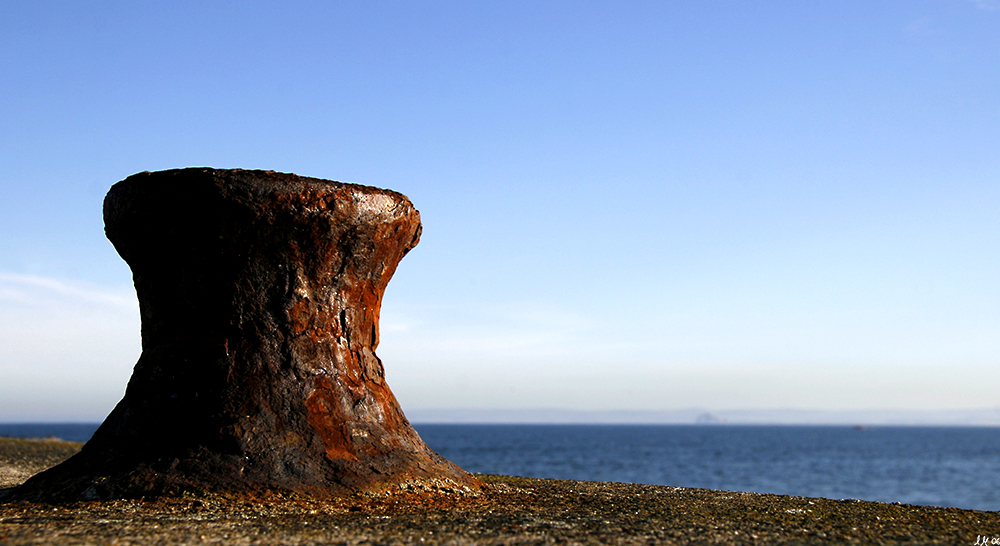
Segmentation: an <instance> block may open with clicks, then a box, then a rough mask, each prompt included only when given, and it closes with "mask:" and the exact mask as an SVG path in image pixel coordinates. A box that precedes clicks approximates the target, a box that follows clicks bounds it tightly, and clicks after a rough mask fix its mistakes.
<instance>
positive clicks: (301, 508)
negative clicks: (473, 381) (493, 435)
mask: <svg viewBox="0 0 1000 546" xmlns="http://www.w3.org/2000/svg"><path fill="white" fill-rule="evenodd" d="M80 445H81V444H75V443H71V442H61V441H56V440H19V439H9V438H0V488H8V487H11V486H15V485H17V484H18V483H20V482H22V481H24V480H25V479H27V477H28V476H30V475H32V474H33V473H36V472H38V471H40V470H42V469H44V468H46V467H48V466H51V465H53V464H56V463H58V462H59V461H60V460H62V459H64V458H66V457H68V456H70V455H72V454H73V453H75V452H76V451H77V450H78V449H79V448H80ZM477 477H478V478H479V479H480V480H481V481H482V482H483V484H484V486H483V488H482V490H481V491H479V492H477V493H475V494H464V493H461V492H455V491H447V490H434V489H433V488H426V487H425V488H422V489H420V488H400V489H398V490H397V491H393V492H388V493H385V494H380V495H350V496H345V497H341V498H334V499H328V500H317V499H314V498H308V497H302V496H297V495H294V494H290V495H280V494H269V495H268V496H263V497H248V496H247V495H232V496H225V495H207V496H197V497H196V496H188V497H178V498H144V499H131V500H112V501H100V502H98V501H93V502H72V503H62V504H45V503H29V502H7V503H2V504H0V545H3V546H6V545H13V544H205V543H220V544H352V545H353V544H459V545H461V544H969V545H975V544H977V543H978V544H983V543H984V541H988V543H992V539H993V538H997V537H1000V513H998V512H980V511H975V510H961V509H957V508H935V507H925V506H912V505H902V504H886V503H877V502H866V501H858V500H832V499H814V498H806V497H792V496H784V495H768V494H756V493H737V492H729V491H714V490H708V489H688V488H680V487H666V486H652V485H634V484H621V483H599V482H578V481H565V480H542V479H533V478H518V477H510V476H490V475H478V476H477Z"/></svg>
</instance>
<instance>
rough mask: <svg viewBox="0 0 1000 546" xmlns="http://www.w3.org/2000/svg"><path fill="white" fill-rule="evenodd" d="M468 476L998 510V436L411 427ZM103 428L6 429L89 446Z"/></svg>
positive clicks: (878, 430)
mask: <svg viewBox="0 0 1000 546" xmlns="http://www.w3.org/2000/svg"><path fill="white" fill-rule="evenodd" d="M414 427H415V428H416V429H417V431H418V432H419V433H420V435H421V437H422V438H423V439H424V441H426V442H427V444H428V445H429V446H430V447H431V448H432V449H434V450H435V451H437V452H438V453H440V454H441V455H443V456H445V457H446V458H448V459H450V460H451V461H453V462H455V463H456V464H458V465H459V466H461V467H462V468H464V469H465V470H468V471H470V472H481V473H487V474H506V475H513V476H528V477H535V478H556V479H568V480H592V481H611V482H628V483H644V484H656V485H668V486H675V487H697V488H709V489H720V490H729V491H751V492H757V493H777V494H782V495H798V496H805V497H826V498H831V499H862V500H871V501H880V502H900V503H903V504H918V505H928V506H951V507H957V508H969V509H975V510H992V511H996V510H1000V428H995V427H917V426H910V427H888V426H886V427H874V426H873V427H850V426H792V425H780V426H762V425H620V424H615V425H576V424H574V425H534V424H533V425H507V424H488V425H476V424H415V425H414ZM96 428H97V425H96V424H0V436H14V437H21V438H48V437H56V438H61V439H65V440H72V441H80V442H82V441H86V440H87V439H88V438H90V436H91V434H93V432H94V430H96Z"/></svg>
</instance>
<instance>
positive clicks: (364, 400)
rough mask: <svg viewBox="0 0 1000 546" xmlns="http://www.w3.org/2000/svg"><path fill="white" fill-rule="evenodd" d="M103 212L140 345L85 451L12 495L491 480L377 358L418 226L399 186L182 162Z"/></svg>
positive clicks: (117, 189) (470, 484) (464, 486)
mask: <svg viewBox="0 0 1000 546" xmlns="http://www.w3.org/2000/svg"><path fill="white" fill-rule="evenodd" d="M104 221H105V231H106V233H107V236H108V238H109V239H110V240H111V242H112V243H113V244H114V246H115V248H116V249H117V250H118V253H119V254H121V256H122V258H124V260H125V261H126V262H127V263H128V264H129V266H130V267H131V268H132V272H133V278H134V281H135V289H136V293H137V295H138V297H139V306H140V312H141V317H142V356H141V357H140V358H139V361H138V363H137V364H136V366H135V369H134V371H133V373H132V378H131V379H130V380H129V383H128V388H127V390H126V392H125V396H124V398H122V400H121V401H120V402H119V403H118V405H117V406H116V407H115V409H114V410H113V411H112V412H111V414H110V415H109V416H108V417H107V419H106V420H105V421H104V423H103V424H102V425H101V426H100V428H99V429H98V430H97V432H96V433H95V434H94V436H93V438H92V439H91V440H90V441H89V442H88V443H87V444H86V445H85V446H84V447H83V449H82V451H81V452H80V453H79V454H77V455H75V456H74V457H72V458H71V459H69V460H67V461H66V462H64V463H62V464H60V465H58V466H56V467H54V468H52V469H49V470H47V471H45V472H43V473H41V474H39V475H37V476H35V477H33V478H31V479H30V480H28V481H27V482H25V483H24V484H23V485H21V486H20V487H19V488H17V489H15V490H11V491H9V492H8V493H7V494H6V495H5V496H7V497H8V498H21V499H28V500H74V499H112V498H130V497H131V498H134V497H144V496H155V495H180V494H186V493H191V492H194V493H210V492H224V493H241V492H246V493H251V492H260V491H279V492H297V493H299V494H305V495H310V496H316V497H331V496H338V495H343V494H348V493H355V492H380V491H382V492H384V491H393V490H398V489H400V488H403V489H414V488H415V489H428V488H430V489H439V490H451V491H455V490H457V491H472V490H476V489H478V488H479V482H478V481H477V480H476V479H475V478H474V477H472V476H470V475H469V474H467V473H465V472H464V471H463V470H462V469H460V468H459V467H457V466H456V465H454V464H452V463H451V462H449V461H447V460H445V459H444V458H443V457H441V456H439V455H437V454H436V453H434V452H433V451H431V450H430V449H429V448H428V447H427V445H426V444H424V442H423V440H421V439H420V437H419V436H418V435H417V433H416V431H415V430H414V429H413V427H411V426H410V423H409V422H408V421H407V419H406V417H405V416H404V415H403V412H402V411H401V410H400V407H399V404H398V403H397V401H396V398H395V396H393V394H392V391H390V390H389V386H388V385H386V383H385V379H384V374H383V368H382V362H381V360H380V359H379V358H378V356H377V355H376V354H375V348H376V347H377V346H378V342H379V328H378V324H379V309H380V306H381V303H382V294H383V292H384V291H385V287H386V284H387V283H388V282H389V279H390V278H391V277H392V274H393V272H394V271H395V269H396V265H397V264H398V263H399V261H400V260H401V259H402V258H403V256H404V255H405V254H406V253H407V252H408V251H409V250H410V249H412V248H413V247H414V246H415V245H416V244H417V241H418V239H419V237H420V230H421V225H420V214H419V213H418V212H417V211H416V209H414V208H413V205H412V204H411V203H410V201H409V199H407V198H406V197H405V196H403V195H401V194H399V193H396V192H393V191H389V190H381V189H377V188H372V187H367V186H359V185H353V184H343V183H339V182H331V181H327V180H319V179H314V178H305V177H299V176H296V175H293V174H283V173H276V172H273V171H245V170H215V169H207V168H192V169H178V170H170V171H161V172H154V173H149V172H144V173H139V174H136V175H133V176H130V177H129V178H127V179H125V180H123V181H121V182H119V183H117V184H115V185H114V186H113V187H112V188H111V190H110V191H109V192H108V195H107V197H106V198H105V200H104Z"/></svg>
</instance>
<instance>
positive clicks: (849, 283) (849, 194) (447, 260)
mask: <svg viewBox="0 0 1000 546" xmlns="http://www.w3.org/2000/svg"><path fill="white" fill-rule="evenodd" d="M0 63H2V64H0V65H2V66H3V70H2V73H0V166H2V167H3V168H2V175H0V347H2V350H0V420H35V419H41V420H45V419H84V420H88V419H89V420H98V419H101V418H103V416H104V415H105V414H106V413H107V412H108V411H110V409H111V408H112V407H113V405H114V403H115V402H117V400H118V399H119V398H120V396H121V394H122V393H123V391H124V388H125V384H126V382H127V380H128V376H129V374H130V371H131V367H132V365H133V364H134V363H135V360H136V359H137V358H138V354H139V324H138V312H137V304H136V303H135V298H134V293H133V292H132V289H131V286H130V273H129V270H128V268H127V266H126V265H125V264H124V262H122V261H121V260H120V258H118V256H117V255H116V254H115V252H114V249H113V248H112V247H111V245H110V243H108V242H107V241H106V239H105V238H104V235H103V226H102V219H101V202H102V199H103V196H104V193H105V192H106V191H107V189H108V188H109V187H110V186H111V184H113V183H114V182H116V181H118V180H121V179H123V178H125V177H126V176H128V175H130V174H133V173H135V172H139V171H144V170H160V169H167V168H176V167H185V166H212V167H217V168H262V169H272V170H278V171H285V172H294V173H298V174H301V175H306V176H314V177H320V178H328V179H333V180H340V181H345V182H357V183H363V184H368V185H375V186H380V187H388V188H392V189H395V190H397V191H400V192H402V193H404V194H406V195H408V196H409V197H410V198H411V199H412V200H413V202H414V204H415V205H416V206H417V208H418V209H419V210H420V211H421V214H422V218H423V222H424V235H423V239H422V241H421V243H420V245H419V246H418V247H417V249H416V250H414V251H413V252H411V253H410V254H409V255H408V256H407V257H406V259H405V260H404V261H403V262H402V264H401V265H400V267H399V269H398V270H397V273H396V276H395V278H394V279H393V281H392V283H390V285H389V289H388V291H387V295H386V300H385V304H384V308H383V318H382V345H381V346H380V347H379V351H378V352H379V355H380V356H381V357H382V359H383V361H385V363H386V373H387V378H388V380H389V383H390V385H392V387H393V389H394V391H395V392H396V394H397V397H398V398H399V399H400V401H401V403H402V404H403V407H404V409H406V408H442V407H478V408H489V407H502V408H530V407H562V408H572V409H585V410H601V409H644V410H669V409H677V408H687V407H695V406H697V407H705V408H708V409H715V410H724V409H730V408H805V409H864V408H903V409H905V408H932V409H933V408H940V409H948V408H969V407H989V406H993V405H995V402H994V398H995V397H990V396H988V393H989V392H990V391H992V390H993V389H994V388H995V387H996V386H997V385H1000V366H998V364H1000V283H998V282H997V281H998V277H1000V253H998V248H1000V215H998V214H997V211H998V210H1000V2H997V1H991V0H980V1H973V0H934V1H931V0H927V1H922V0H906V1H873V0H868V1H842V2H756V3H748V2H737V1H733V2H726V1H707V2H693V1H692V2H648V3H646V2H629V3H610V2H609V3H596V2H524V3H517V2H504V3H498V2H492V3H487V2H380V3H362V2H358V3H337V2H316V3H308V2H273V3H266V2H215V3H204V2H173V3H169V5H168V4H164V3H133V2H87V3H84V2H30V3H29V2H5V3H3V4H0ZM984 393H987V394H986V395H985V396H984Z"/></svg>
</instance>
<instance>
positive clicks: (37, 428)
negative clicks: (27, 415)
mask: <svg viewBox="0 0 1000 546" xmlns="http://www.w3.org/2000/svg"><path fill="white" fill-rule="evenodd" d="M98 426H100V423H0V436H9V437H11V438H58V439H60V440H66V441H69V442H86V441H87V440H89V439H90V437H91V436H93V435H94V431H96V430H97V427H98Z"/></svg>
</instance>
